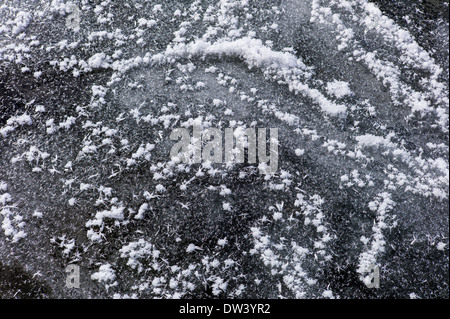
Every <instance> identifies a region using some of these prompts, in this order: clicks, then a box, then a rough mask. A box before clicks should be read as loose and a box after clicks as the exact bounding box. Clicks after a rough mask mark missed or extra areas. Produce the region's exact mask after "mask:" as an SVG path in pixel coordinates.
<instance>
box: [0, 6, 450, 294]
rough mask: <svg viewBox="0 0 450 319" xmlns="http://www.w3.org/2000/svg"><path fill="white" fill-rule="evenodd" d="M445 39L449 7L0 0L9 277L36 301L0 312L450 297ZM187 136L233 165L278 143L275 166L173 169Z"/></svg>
mask: <svg viewBox="0 0 450 319" xmlns="http://www.w3.org/2000/svg"><path fill="white" fill-rule="evenodd" d="M75 8H77V9H75ZM448 23H449V22H448V1H446V0H443V1H426V0H423V1H409V0H396V1H390V2H386V1H379V0H371V1H368V0H332V1H331V0H282V1H247V0H211V1H209V0H208V1H202V0H192V1H178V2H175V1H166V0H164V1H157V2H154V1H145V0H142V1H140V0H139V1H131V2H130V1H116V2H113V1H110V0H106V1H88V0H81V1H76V2H74V1H66V0H53V1H13V0H8V1H3V2H2V3H1V4H0V224H1V229H0V255H1V256H2V259H1V261H0V271H1V269H3V268H2V267H12V266H11V265H19V267H21V269H22V270H23V272H24V273H26V274H28V273H29V275H30V276H29V277H30V278H31V279H30V281H29V284H30V285H31V286H32V287H34V288H33V289H29V290H23V289H22V290H20V288H18V287H16V286H14V282H15V281H14V278H8V279H7V280H8V285H6V286H5V287H8V288H6V290H4V289H3V290H1V289H0V290H1V292H0V297H13V296H14V297H19V298H22V297H24V298H27V297H45V296H50V297H58V298H66V297H86V298H87V297H107V298H330V299H335V298H336V299H338V298H366V297H371V298H373V297H375V298H435V297H441V298H442V297H447V298H448V256H449V255H448V254H449V249H448V247H449V245H448V237H449V234H448V189H449V172H448V168H449V165H448V112H449V104H448V86H449V85H448ZM194 125H195V126H197V127H201V128H202V129H205V130H207V129H212V128H217V129H218V130H219V131H221V132H224V131H225V130H226V129H228V128H232V129H233V130H234V131H233V132H234V136H233V138H234V139H235V140H236V144H237V145H236V149H235V151H234V153H233V156H234V154H236V156H240V155H242V154H240V153H239V150H240V149H244V153H245V154H247V155H246V156H248V153H249V149H248V147H247V146H248V145H249V143H248V140H246V137H245V134H244V132H246V131H247V130H249V129H251V130H252V129H256V128H258V129H259V128H266V129H271V128H277V129H278V132H279V133H278V149H279V152H278V167H277V170H276V171H275V172H271V173H270V174H260V169H263V168H264V165H261V166H258V163H249V162H248V161H247V162H244V163H235V162H233V161H225V162H222V163H223V164H219V163H212V161H203V162H201V161H200V163H195V161H182V160H180V158H172V157H171V156H170V150H171V147H172V146H173V143H174V141H171V140H170V136H171V133H172V132H173V131H174V129H176V128H185V129H188V130H189V131H191V128H192V127H193V126H194ZM187 138H188V140H189V141H190V142H191V143H190V146H189V147H188V148H187V149H186V153H187V154H188V155H189V156H191V155H192V156H194V155H196V154H198V149H197V146H196V145H200V147H201V146H202V145H203V144H202V143H203V142H205V140H203V141H202V136H201V135H196V134H192V135H189V136H188V137H187ZM271 139H272V137H267V141H271ZM243 145H244V146H245V147H244V148H242V146H243ZM238 146H240V147H241V148H239V147H238ZM200 155H201V154H200ZM209 155H210V156H209V157H206V158H209V159H211V158H213V157H212V155H211V154H209ZM215 155H216V154H215ZM200 157H201V156H200ZM68 264H78V265H79V266H80V270H81V274H82V276H84V279H83V278H81V287H80V289H77V290H67V289H65V288H63V283H64V282H65V278H64V268H65V266H66V265H68ZM374 265H376V266H379V267H380V274H381V278H380V283H381V288H380V289H375V290H370V288H368V287H367V285H366V283H367V281H368V279H369V277H368V274H369V273H370V271H371V267H372V266H374ZM37 274H45V276H44V275H42V276H41V275H37ZM0 278H3V277H1V276H0ZM60 283H61V284H60ZM400 283H401V284H400ZM10 284H11V285H10ZM0 287H3V286H2V282H0ZM36 287H37V288H36ZM19 290H20V291H19ZM26 291H32V293H30V294H29V295H27V292H26Z"/></svg>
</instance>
